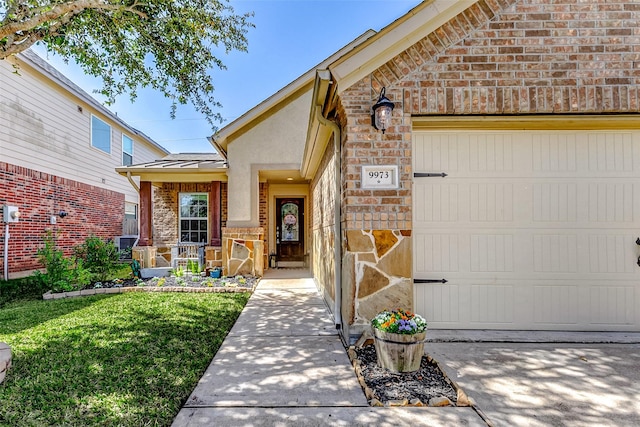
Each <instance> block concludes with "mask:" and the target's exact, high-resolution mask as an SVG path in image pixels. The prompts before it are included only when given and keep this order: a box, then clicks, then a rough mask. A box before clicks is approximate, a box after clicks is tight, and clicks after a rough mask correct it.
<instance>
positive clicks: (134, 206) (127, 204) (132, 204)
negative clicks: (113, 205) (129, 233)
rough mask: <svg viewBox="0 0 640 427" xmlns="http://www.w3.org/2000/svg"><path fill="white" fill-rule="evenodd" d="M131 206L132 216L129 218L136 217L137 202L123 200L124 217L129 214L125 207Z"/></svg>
mask: <svg viewBox="0 0 640 427" xmlns="http://www.w3.org/2000/svg"><path fill="white" fill-rule="evenodd" d="M130 206H133V210H134V213H133V217H132V218H130V219H135V220H137V219H138V204H137V203H133V202H124V217H125V218H127V215H130V214H128V213H127V207H130Z"/></svg>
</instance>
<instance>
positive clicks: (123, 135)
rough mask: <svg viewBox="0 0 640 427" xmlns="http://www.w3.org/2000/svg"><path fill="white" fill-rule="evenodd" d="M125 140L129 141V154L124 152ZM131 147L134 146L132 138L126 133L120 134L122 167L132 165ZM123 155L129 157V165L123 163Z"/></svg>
mask: <svg viewBox="0 0 640 427" xmlns="http://www.w3.org/2000/svg"><path fill="white" fill-rule="evenodd" d="M125 138H126V139H128V140H129V141H131V152H130V153H129V152H128V151H126V150H125V144H124V141H125ZM133 146H134V141H133V138H131V137H130V136H129V135H127V134H126V133H123V134H122V166H131V165H132V164H133ZM125 155H127V156H130V157H131V158H130V159H129V161H130V163H127V162H125V157H124V156H125Z"/></svg>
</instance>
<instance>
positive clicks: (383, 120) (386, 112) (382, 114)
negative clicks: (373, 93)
mask: <svg viewBox="0 0 640 427" xmlns="http://www.w3.org/2000/svg"><path fill="white" fill-rule="evenodd" d="M385 91H386V88H384V87H383V88H382V90H381V91H380V97H379V98H378V102H376V103H375V105H374V106H373V114H371V126H373V127H374V128H376V129H378V130H381V131H382V133H384V131H385V130H387V128H388V127H389V125H390V124H391V112H392V111H393V107H395V104H394V103H393V102H391V101H390V100H389V98H387V97H386V96H385V95H384V94H385Z"/></svg>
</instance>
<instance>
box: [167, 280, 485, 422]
mask: <svg viewBox="0 0 640 427" xmlns="http://www.w3.org/2000/svg"><path fill="white" fill-rule="evenodd" d="M398 424H408V425H414V426H422V425H431V426H433V425H436V426H438V425H462V426H465V425H469V426H484V425H486V424H484V423H483V422H482V420H481V419H480V417H479V416H478V415H477V414H476V413H475V412H474V411H473V409H471V408H371V407H369V406H368V404H367V401H366V399H365V397H364V394H363V392H362V389H361V388H360V385H359V384H358V381H357V379H356V376H355V374H354V372H353V369H352V367H351V364H350V362H349V359H348V357H347V355H346V351H345V349H344V347H343V345H342V342H341V340H340V338H339V336H338V333H337V331H336V329H335V326H334V324H333V321H332V320H331V317H330V315H329V313H328V311H327V309H326V306H325V304H324V301H323V300H322V298H321V296H320V295H319V293H318V292H317V290H316V288H315V285H314V283H313V279H311V278H310V277H309V275H308V272H306V271H305V270H272V271H270V272H269V273H268V274H267V275H266V276H265V278H263V279H262V281H261V282H260V284H259V285H258V288H257V289H256V291H255V292H254V294H253V295H252V296H251V298H250V299H249V302H248V303H247V305H246V307H245V309H244V310H243V312H242V313H241V314H240V317H239V318H238V320H237V322H236V324H235V325H234V327H233V328H232V330H231V332H230V333H229V335H228V336H227V338H226V339H225V341H224V343H223V344H222V346H221V347H220V350H219V351H218V353H217V354H216V356H215V357H214V359H213V361H212V362H211V365H210V366H209V368H208V369H207V370H206V372H205V374H204V376H203V377H202V379H201V380H200V382H199V383H198V385H197V386H196V388H195V390H194V391H193V393H192V394H191V396H190V397H189V399H188V400H187V402H186V403H185V405H184V407H183V408H182V410H181V411H180V413H179V414H178V416H177V417H176V419H175V420H174V423H173V426H174V427H182V426H211V425H216V426H273V425H279V426H294V425H295V426H299V425H307V426H308V425H317V426H321V425H338V426H340V425H343V426H365V425H366V426H369V425H377V426H385V425H389V426H392V425H393V426H395V425H398Z"/></svg>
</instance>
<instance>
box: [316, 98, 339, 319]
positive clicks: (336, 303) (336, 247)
mask: <svg viewBox="0 0 640 427" xmlns="http://www.w3.org/2000/svg"><path fill="white" fill-rule="evenodd" d="M314 109H315V114H316V119H317V120H318V122H320V124H322V125H324V126H329V127H330V128H331V130H332V131H333V148H334V167H335V173H336V180H335V182H336V184H335V185H336V188H335V196H334V219H335V224H334V233H335V238H334V248H333V252H334V253H333V256H334V266H335V267H334V283H335V288H334V289H335V291H334V294H335V295H334V310H333V319H334V322H335V324H336V329H338V330H342V238H341V236H342V227H341V224H340V222H341V216H340V214H341V210H340V207H341V206H340V199H341V197H340V195H341V189H342V188H341V180H340V175H341V174H340V173H341V164H340V148H341V142H342V137H341V135H342V134H341V132H340V126H338V124H337V123H336V122H334V121H331V120H328V119H326V118H325V117H324V116H323V115H322V106H321V105H317V104H316V105H315V106H314Z"/></svg>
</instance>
